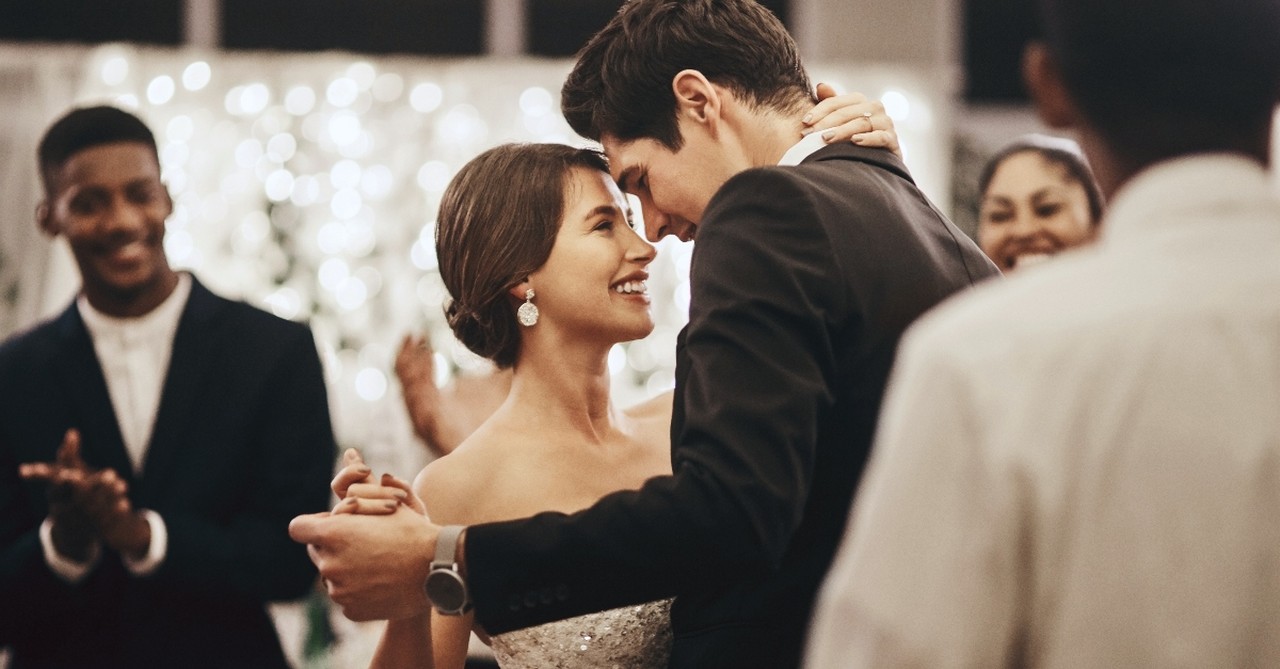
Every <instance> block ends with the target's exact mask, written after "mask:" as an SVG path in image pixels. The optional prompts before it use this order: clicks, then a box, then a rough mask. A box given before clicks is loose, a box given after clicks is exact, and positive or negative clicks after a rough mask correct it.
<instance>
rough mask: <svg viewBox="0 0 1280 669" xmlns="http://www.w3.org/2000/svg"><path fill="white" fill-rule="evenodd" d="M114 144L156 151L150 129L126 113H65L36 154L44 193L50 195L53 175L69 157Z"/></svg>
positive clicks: (86, 110) (97, 109) (91, 109)
mask: <svg viewBox="0 0 1280 669" xmlns="http://www.w3.org/2000/svg"><path fill="white" fill-rule="evenodd" d="M115 142H138V143H140V144H145V145H147V146H149V147H151V150H152V151H153V152H155V151H156V138H155V135H153V134H152V133H151V129H150V128H148V127H147V124H145V123H143V122H142V120H141V119H139V118H138V117H137V116H134V115H133V114H130V113H129V112H127V111H124V110H122V109H118V108H116V107H109V106H105V105H103V106H96V107H80V108H77V109H73V110H71V111H69V112H67V113H66V114H65V115H63V116H62V118H60V119H58V120H57V121H55V122H54V123H53V125H51V126H49V129H48V130H46V131H45V133H44V137H43V138H42V139H41V140H40V148H39V149H38V150H37V156H38V158H39V161H40V176H41V178H42V179H43V180H44V187H45V191H46V192H50V191H51V187H52V186H53V175H54V174H55V173H56V172H57V171H58V170H59V169H61V168H62V166H63V164H65V163H66V162H67V160H68V159H70V158H71V156H74V155H75V154H77V153H79V152H81V151H83V150H85V149H88V148H90V147H94V146H99V145H102V144H114V143H115ZM157 159H158V154H157Z"/></svg>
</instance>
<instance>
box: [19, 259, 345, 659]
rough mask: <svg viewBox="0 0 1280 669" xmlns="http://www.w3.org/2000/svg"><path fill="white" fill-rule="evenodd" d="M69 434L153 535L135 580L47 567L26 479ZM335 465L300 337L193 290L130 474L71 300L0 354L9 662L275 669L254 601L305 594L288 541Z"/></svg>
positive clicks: (118, 570)
mask: <svg viewBox="0 0 1280 669" xmlns="http://www.w3.org/2000/svg"><path fill="white" fill-rule="evenodd" d="M71 427H75V428H78V429H79V430H80V432H81V444H82V450H83V455H84V458H85V460H86V461H87V462H88V463H89V464H90V465H92V466H94V467H111V468H113V469H115V470H116V472H118V473H119V474H121V475H122V476H123V477H124V478H125V479H126V480H127V481H128V483H129V496H130V499H131V501H132V503H133V504H134V506H135V507H136V508H147V509H152V510H154V511H156V512H157V513H159V514H160V516H161V517H162V518H163V519H164V522H165V525H166V527H167V529H168V535H169V543H168V553H167V555H166V557H165V559H164V561H163V562H162V563H161V565H160V567H159V569H158V570H157V571H156V572H154V573H153V574H151V575H149V576H147V577H144V578H138V577H135V576H132V575H131V574H130V573H129V572H128V571H126V570H125V569H124V567H123V565H122V564H121V562H120V559H119V556H118V555H116V554H113V553H111V552H110V551H104V554H103V556H102V560H101V562H100V563H99V564H98V565H97V567H96V568H94V570H93V571H92V572H90V574H89V575H88V576H87V577H86V579H85V580H84V581H83V582H81V583H80V584H78V585H68V584H67V583H65V582H64V581H62V580H61V579H59V578H58V577H57V576H56V575H54V574H53V573H52V572H51V571H50V570H49V568H48V566H47V565H46V563H45V560H44V557H43V554H42V552H41V548H40V541H39V538H38V534H37V529H38V527H39V525H40V523H41V521H43V520H44V518H45V516H46V515H47V513H48V507H47V504H46V500H45V493H44V487H43V486H42V485H29V484H27V483H25V482H22V481H20V480H19V479H18V477H17V467H18V465H19V464H20V463H23V462H47V461H51V460H53V459H54V454H55V452H56V451H57V449H58V447H59V445H60V444H61V442H62V435H63V433H64V432H65V431H66V430H67V429H68V428H71ZM335 454H336V446H335V444H334V439H333V433H332V429H331V427H330V421H329V409H328V403H327V400H326V394H325V388H324V380H323V376H322V374H321V368H320V361H319V358H318V356H317V355H316V348H315V342H314V340H313V339H312V337H311V332H310V330H309V329H308V328H307V327H306V326H304V325H300V324H298V323H292V322H289V321H285V320H282V319H280V318H277V317H275V316H272V315H270V314H267V313H266V312H263V311H261V310H258V309H255V308H253V307H250V306H249V305H247V304H244V303H241V302H233V301H230V300H226V299H223V298H221V297H218V296H216V295H214V294H213V293H211V292H209V291H208V290H207V289H206V288H204V287H203V286H202V285H200V283H199V282H196V281H194V280H193V281H192V290H191V296H190V298H189V300H188V302H187V305H186V307H185V310H184V311H183V313H182V316H181V318H180V320H179V324H178V329H177V332H176V335H175V338H174V344H173V354H172V358H171V361H170V364H169V370H168V374H167V378H166V380H165V382H164V389H163V394H162V396H161V400H160V407H159V411H158V414H157V417H156V422H155V428H154V432H153V434H152V438H151V445H150V448H149V450H148V452H147V455H146V462H145V466H144V472H143V474H142V475H141V476H139V475H137V474H136V473H135V472H134V471H133V467H132V465H131V463H130V461H129V458H128V455H127V454H126V452H125V448H124V443H123V440H122V438H121V436H120V429H119V427H118V425H117V422H116V418H115V414H114V412H113V410H112V406H111V400H110V398H109V396H108V394H107V386H106V381H105V379H104V377H103V374H102V371H101V367H100V366H99V364H98V359H97V357H96V355H95V353H94V349H93V343H92V341H91V339H90V337H89V333H88V331H87V330H86V329H85V326H84V323H83V321H82V320H81V318H80V314H79V312H78V310H77V309H76V307H75V305H74V304H73V305H71V307H69V308H68V309H67V310H66V311H64V312H63V313H62V314H61V316H59V317H58V318H56V319H54V320H51V321H48V322H45V323H42V324H40V325H38V326H36V327H35V328H34V329H32V330H30V331H28V332H26V333H24V334H21V335H18V336H15V337H14V338H12V339H10V340H9V341H7V342H5V343H4V345H3V346H0V602H3V604H0V645H3V644H6V643H7V644H10V645H11V646H12V649H13V668H14V669H23V668H25V667H285V666H287V664H286V662H285V659H284V656H283V654H282V651H281V648H280V642H279V640H278V639H277V637H276V632H275V628H274V626H273V624H272V622H271V619H270V618H269V616H268V614H267V612H266V609H265V604H266V602H268V601H270V600H281V599H289V598H296V597H299V596H302V595H303V594H305V593H306V592H307V591H308V589H309V588H310V587H311V586H312V584H313V582H314V580H315V571H314V568H313V566H312V564H311V562H310V560H309V559H308V558H307V554H306V549H305V547H304V546H302V545H300V544H297V543H294V542H293V541H292V540H290V538H289V535H288V529H287V528H288V523H289V520H290V519H291V518H293V517H294V516H296V515H298V514H301V513H311V512H315V511H320V510H323V509H325V508H326V506H327V505H328V501H329V487H328V480H329V478H330V476H331V475H332V471H333V462H334V457H335Z"/></svg>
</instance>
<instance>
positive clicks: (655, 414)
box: [624, 390, 674, 422]
mask: <svg viewBox="0 0 1280 669" xmlns="http://www.w3.org/2000/svg"><path fill="white" fill-rule="evenodd" d="M673 400H674V391H671V390H668V391H665V392H661V393H658V394H657V395H654V396H653V397H650V398H649V399H647V400H644V401H642V402H640V403H638V404H633V405H631V406H629V407H627V408H626V410H625V411H624V413H626V415H627V417H629V418H633V419H636V420H650V419H654V420H658V419H664V418H665V419H666V420H667V421H668V422H670V421H671V402H672V401H673Z"/></svg>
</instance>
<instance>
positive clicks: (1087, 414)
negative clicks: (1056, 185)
mask: <svg viewBox="0 0 1280 669" xmlns="http://www.w3.org/2000/svg"><path fill="white" fill-rule="evenodd" d="M1039 4H1040V8H1041V10H1042V14H1043V18H1044V22H1045V25H1044V27H1045V37H1044V39H1043V41H1037V42H1034V43H1033V44H1032V45H1031V46H1030V47H1029V48H1028V50H1027V52H1026V56H1025V61H1024V72H1025V74H1026V78H1027V83H1028V87H1029V89H1030V90H1031V92H1032V95H1033V98H1034V100H1035V102H1036V106H1037V109H1038V111H1039V113H1040V116H1041V118H1042V119H1043V120H1044V121H1045V122H1046V123H1048V124H1049V125H1051V126H1053V127H1064V128H1065V127H1073V128H1075V130H1076V131H1077V132H1078V136H1079V137H1080V138H1081V145H1082V146H1083V147H1084V149H1085V152H1086V154H1087V155H1088V156H1089V161H1090V163H1091V164H1092V165H1093V167H1094V170H1095V173H1096V174H1097V176H1098V181H1099V183H1100V185H1101V186H1102V189H1103V192H1104V193H1106V194H1107V196H1108V201H1109V203H1110V204H1109V205H1108V212H1107V214H1106V217H1105V220H1104V221H1103V224H1102V232H1101V235H1100V238H1099V240H1098V241H1097V242H1096V243H1095V244H1094V245H1092V246H1091V247H1089V248H1087V249H1083V250H1080V251H1077V252H1075V253H1073V254H1072V256H1071V257H1070V258H1062V259H1059V260H1057V261H1055V262H1053V263H1050V264H1047V265H1046V266H1044V267H1042V268H1038V269H1037V270H1036V271H1034V272H1027V273H1025V274H1018V275H1015V276H1014V277H1011V278H1010V279H1009V280H1007V281H1004V282H1001V283H1000V284H997V285H990V286H987V287H985V288H983V289H979V290H976V291H974V292H972V293H970V294H968V295H965V296H963V297H961V298H958V299H956V300H955V301H952V302H950V303H948V304H946V305H944V306H943V307H941V308H939V309H938V310H937V311H935V312H933V313H931V314H929V315H928V316H926V317H925V318H924V319H922V320H921V321H920V322H919V324H918V325H916V326H914V327H913V328H912V329H911V331H910V332H909V333H908V334H907V336H906V338H905V339H904V341H903V350H902V354H901V356H900V358H899V362H898V364H897V366H896V368H895V370H894V373H893V379H892V382H891V384H890V391H889V394H888V397H887V398H886V400H885V410H884V415H883V417H882V420H881V425H880V432H879V435H878V437H877V441H876V448H875V455H874V457H873V458H872V462H871V464H870V467H869V469H868V472H867V477H866V479H865V481H864V482H863V485H862V487H861V488H860V490H859V493H858V498H857V502H856V504H855V506H854V509H853V516H852V519H851V522H850V524H849V529H848V532H847V534H846V537H845V540H844V543H843V545H842V546H841V549H840V555H839V557H838V559H837V561H836V563H835V565H834V566H833V568H832V571H831V574H830V576H829V578H828V580H827V583H826V585H825V586H824V590H823V594H822V597H821V603H820V606H819V610H818V613H817V616H816V620H815V624H814V629H813V631H812V637H811V647H810V648H809V655H808V658H809V661H808V666H809V667H812V668H813V669H826V668H828V667H831V668H835V667H840V668H842V669H844V668H848V667H889V666H897V667H902V666H907V667H1015V666H1017V667H1172V666H1179V667H1275V666H1280V578H1278V577H1277V574H1280V524H1278V523H1277V522H1276V520H1275V513H1276V509H1277V508H1280V483H1278V482H1280V420H1278V419H1277V412H1276V408H1277V407H1280V198H1277V195H1276V193H1275V190H1274V186H1273V184H1272V183H1271V180H1270V178H1269V174H1268V172H1267V166H1268V162H1269V156H1268V151H1269V148H1270V134H1271V124H1272V114H1273V110H1274V108H1275V106H1276V103H1277V101H1278V100H1280V49H1277V48H1276V35H1280V3H1277V2H1274V0H1224V1H1222V2H1215V3H1212V4H1206V3H1204V2H1201V1H1200V0H1041V1H1040V3H1039ZM1187 91H1195V92H1196V95H1197V97H1201V96H1203V99H1205V100H1212V101H1213V104H1209V105H1200V104H1187V103H1186V94H1187Z"/></svg>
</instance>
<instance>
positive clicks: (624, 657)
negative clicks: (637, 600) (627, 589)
mask: <svg viewBox="0 0 1280 669" xmlns="http://www.w3.org/2000/svg"><path fill="white" fill-rule="evenodd" d="M490 643H491V644H492V647H493V654H494V656H495V657H496V658H497V659H498V666H500V667H502V669H665V668H666V666H667V659H668V658H669V657H670V655H671V600H669V599H664V600H662V601H657V602H649V603H648V604H638V605H636V606H624V607H622V608H620V609H613V610H612V611H602V612H600V613H589V614H587V615H585V616H578V617H577V618H569V619H567V620H557V621H556V622H552V623H547V624H545V625H538V626H536V627H528V628H525V629H522V630H515V631H513V632H507V633H506V634H498V635H495V636H493V637H492V638H491V639H490Z"/></svg>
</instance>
